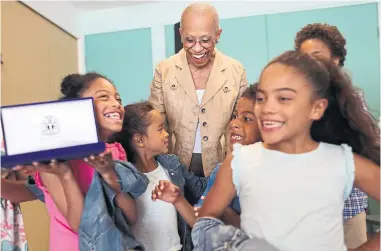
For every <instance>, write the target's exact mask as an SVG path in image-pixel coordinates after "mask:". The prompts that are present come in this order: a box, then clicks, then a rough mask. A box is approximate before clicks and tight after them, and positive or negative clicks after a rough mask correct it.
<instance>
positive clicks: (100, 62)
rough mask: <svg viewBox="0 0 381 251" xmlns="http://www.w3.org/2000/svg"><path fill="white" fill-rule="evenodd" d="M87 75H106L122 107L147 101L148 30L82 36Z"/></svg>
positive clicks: (149, 56) (150, 57)
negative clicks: (119, 97)
mask: <svg viewBox="0 0 381 251" xmlns="http://www.w3.org/2000/svg"><path fill="white" fill-rule="evenodd" d="M85 58H86V59H85V63H86V71H97V72H99V73H102V74H104V75H106V76H107V77H108V78H110V79H111V80H112V81H113V82H114V83H115V85H116V87H117V89H118V91H119V93H120V95H121V97H122V100H123V104H129V103H131V102H136V101H139V100H141V99H147V97H148V95H149V84H150V83H151V81H152V75H153V70H152V49H151V29H150V28H146V29H136V30H128V31H120V32H110V33H102V34H96V35H88V36H85Z"/></svg>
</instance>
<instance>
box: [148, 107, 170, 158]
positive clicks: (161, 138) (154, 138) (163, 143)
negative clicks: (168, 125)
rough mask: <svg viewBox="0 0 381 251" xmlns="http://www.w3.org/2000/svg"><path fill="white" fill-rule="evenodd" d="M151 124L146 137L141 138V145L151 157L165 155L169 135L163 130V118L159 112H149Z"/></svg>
mask: <svg viewBox="0 0 381 251" xmlns="http://www.w3.org/2000/svg"><path fill="white" fill-rule="evenodd" d="M149 115H150V117H151V124H150V125H149V126H148V128H147V136H143V144H144V147H145V149H146V150H148V151H149V152H150V153H151V154H152V155H153V156H156V155H159V154H163V153H167V152H168V143H169V137H168V136H169V134H168V133H167V132H166V131H165V129H164V122H165V121H164V118H163V116H162V115H161V114H160V112H158V111H156V110H153V111H151V112H150V114H149Z"/></svg>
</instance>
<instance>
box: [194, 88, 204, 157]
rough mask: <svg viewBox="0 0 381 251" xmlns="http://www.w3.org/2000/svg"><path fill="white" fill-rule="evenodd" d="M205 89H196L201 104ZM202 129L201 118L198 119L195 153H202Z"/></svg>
mask: <svg viewBox="0 0 381 251" xmlns="http://www.w3.org/2000/svg"><path fill="white" fill-rule="evenodd" d="M204 92H205V89H201V90H196V93H197V99H198V103H199V104H201V101H202V96H204ZM201 140H202V139H201V131H200V120H198V121H197V130H196V139H195V140H194V148H193V153H201V152H202V148H201V144H202V143H201Z"/></svg>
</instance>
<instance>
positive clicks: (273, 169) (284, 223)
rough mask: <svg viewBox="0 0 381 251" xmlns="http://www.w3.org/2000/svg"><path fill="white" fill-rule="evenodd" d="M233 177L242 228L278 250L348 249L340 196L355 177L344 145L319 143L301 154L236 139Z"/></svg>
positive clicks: (351, 160)
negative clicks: (345, 241) (241, 143)
mask: <svg viewBox="0 0 381 251" xmlns="http://www.w3.org/2000/svg"><path fill="white" fill-rule="evenodd" d="M233 155H234V157H233V160H232V162H231V166H232V169H233V183H234V185H235V187H236V190H237V192H238V195H239V199H240V205H241V210H242V211H241V228H242V230H244V231H245V232H246V233H247V234H249V235H250V236H252V237H257V238H263V239H265V240H266V241H268V242H269V243H270V244H271V245H273V246H275V247H277V248H278V249H280V250H282V251H307V250H308V251H322V250H324V251H346V250H347V249H346V247H345V244H344V230H343V215H342V212H343V208H344V201H345V199H346V198H348V196H349V194H350V192H351V190H352V187H353V182H354V159H353V153H352V150H351V148H350V147H349V146H347V145H341V146H337V145H331V144H326V143H320V144H319V146H318V148H317V149H315V150H313V151H311V152H308V153H303V154H286V153H283V152H279V151H274V150H269V149H266V148H264V147H263V145H262V143H261V142H259V143H256V144H253V145H248V146H242V145H239V144H235V145H234V151H233Z"/></svg>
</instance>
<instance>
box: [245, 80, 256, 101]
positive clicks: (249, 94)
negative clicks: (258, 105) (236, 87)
mask: <svg viewBox="0 0 381 251" xmlns="http://www.w3.org/2000/svg"><path fill="white" fill-rule="evenodd" d="M257 86H258V83H254V84H252V85H250V86H249V87H248V88H247V89H246V90H245V91H244V92H243V93H242V96H241V97H242V98H247V99H251V100H253V101H255V98H256V93H257Z"/></svg>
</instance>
